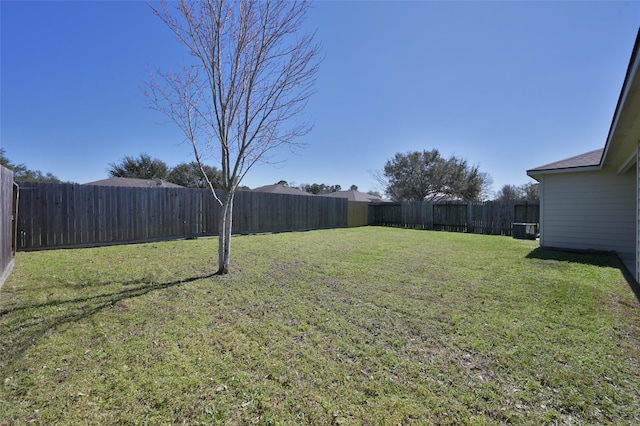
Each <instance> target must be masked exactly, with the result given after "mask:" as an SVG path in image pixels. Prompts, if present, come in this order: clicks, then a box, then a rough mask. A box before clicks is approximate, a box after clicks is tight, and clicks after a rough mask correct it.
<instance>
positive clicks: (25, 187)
mask: <svg viewBox="0 0 640 426" xmlns="http://www.w3.org/2000/svg"><path fill="white" fill-rule="evenodd" d="M19 186H20V204H19V206H20V207H19V209H20V215H19V216H18V249H19V250H34V249H43V248H53V247H74V246H96V245H106V244H117V243H127V242H140V241H149V240H155V239H165V238H178V237H193V236H201V235H217V234H218V221H219V217H220V211H221V209H220V207H219V205H218V204H217V202H216V201H215V200H214V198H213V196H212V194H211V192H210V191H209V190H208V189H191V188H130V187H108V186H90V185H74V184H52V183H19ZM219 196H220V197H221V196H222V192H220V194H219ZM348 204H349V203H348V201H347V199H344V198H331V197H313V196H304V195H288V194H268V193H261V192H251V191H238V192H237V193H236V196H235V203H234V210H233V232H234V233H237V234H242V233H260V232H280V231H300V230H308V229H321V228H339V227H346V226H347V225H348V208H349V207H348Z"/></svg>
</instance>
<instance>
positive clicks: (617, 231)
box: [540, 168, 638, 257]
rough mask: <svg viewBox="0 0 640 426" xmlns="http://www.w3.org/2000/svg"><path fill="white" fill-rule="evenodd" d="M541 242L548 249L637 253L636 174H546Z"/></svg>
mask: <svg viewBox="0 0 640 426" xmlns="http://www.w3.org/2000/svg"><path fill="white" fill-rule="evenodd" d="M542 194H543V196H542V199H543V203H542V204H541V206H540V209H541V221H542V229H541V239H540V244H541V245H542V246H545V247H558V248H569V249H584V250H588V249H592V250H605V251H610V250H613V251H616V252H617V253H619V254H620V255H626V256H629V255H631V256H633V257H635V253H636V232H635V230H636V222H637V217H636V216H637V208H638V206H637V205H636V200H637V194H636V171H635V168H632V169H631V170H630V171H629V172H627V173H625V174H623V175H617V174H615V173H611V172H608V171H606V170H599V171H594V172H583V173H560V174H549V175H545V176H544V177H543V179H542Z"/></svg>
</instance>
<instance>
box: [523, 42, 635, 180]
mask: <svg viewBox="0 0 640 426" xmlns="http://www.w3.org/2000/svg"><path fill="white" fill-rule="evenodd" d="M638 50H640V30H639V31H638V34H637V35H636V41H635V44H634V46H633V51H632V52H631V58H630V60H629V66H628V67H627V73H626V75H625V79H624V83H623V84H622V90H621V91H620V96H619V98H618V103H617V105H616V110H615V112H614V114H613V120H612V121H611V127H610V128H609V134H608V135H607V140H606V143H605V147H604V150H603V152H602V157H601V159H600V161H599V163H598V164H588V165H585V166H582V167H553V165H554V164H556V163H552V164H550V165H549V167H548V168H546V167H545V166H542V167H539V168H536V169H531V170H527V175H529V176H530V177H532V178H533V179H535V180H538V181H539V180H540V179H539V178H540V177H541V176H543V175H547V174H558V173H576V172H588V171H596V170H601V169H603V168H610V169H614V170H615V171H616V172H617V173H618V174H622V173H625V172H626V171H628V170H629V169H630V168H631V167H632V166H633V165H634V164H635V163H636V161H637V157H636V153H637V149H638V145H639V144H640V54H639V53H638ZM558 163H562V162H558Z"/></svg>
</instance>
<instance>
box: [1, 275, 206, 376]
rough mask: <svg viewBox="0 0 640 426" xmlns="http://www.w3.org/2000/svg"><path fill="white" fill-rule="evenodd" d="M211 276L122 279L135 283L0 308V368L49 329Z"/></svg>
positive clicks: (4, 366)
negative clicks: (153, 280) (147, 280)
mask: <svg viewBox="0 0 640 426" xmlns="http://www.w3.org/2000/svg"><path fill="white" fill-rule="evenodd" d="M213 276H215V274H208V275H202V276H196V277H190V278H185V279H182V280H177V281H171V282H165V283H145V282H143V281H140V280H135V281H130V282H125V283H122V284H123V285H126V286H135V287H129V288H127V289H125V290H122V291H117V292H112V293H105V294H100V295H96V296H90V297H79V298H75V299H68V300H51V301H48V302H45V303H32V304H23V305H18V306H15V307H11V308H9V309H2V310H0V336H1V337H0V366H1V368H0V370H4V369H5V368H6V367H9V366H10V365H11V364H12V363H13V362H14V361H15V360H16V359H17V358H19V357H20V356H21V355H22V353H24V351H25V350H26V349H27V348H29V347H31V346H33V345H35V344H37V342H38V340H39V339H40V338H41V337H42V336H44V335H45V334H46V333H47V332H48V331H49V330H53V329H55V328H57V327H59V326H61V325H64V324H69V323H74V322H78V321H81V320H83V319H85V318H89V317H91V316H93V315H95V314H96V313H98V312H100V311H102V310H104V309H108V308H110V307H113V306H114V305H116V304H117V303H118V302H120V301H123V300H127V299H132V298H136V297H140V296H143V295H145V294H148V293H151V292H153V291H157V290H164V289H167V288H171V287H176V286H180V285H184V284H189V283H191V282H194V281H198V280H202V279H207V278H212V277H213ZM48 308H56V309H48Z"/></svg>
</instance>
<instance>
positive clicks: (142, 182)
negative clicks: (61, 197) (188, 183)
mask: <svg viewBox="0 0 640 426" xmlns="http://www.w3.org/2000/svg"><path fill="white" fill-rule="evenodd" d="M84 185H97V186H126V187H130V188H184V186H181V185H176V184H175V183H171V182H165V181H163V180H162V179H136V178H124V177H112V178H109V179H102V180H96V181H94V182H87V183H85V184H84Z"/></svg>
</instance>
